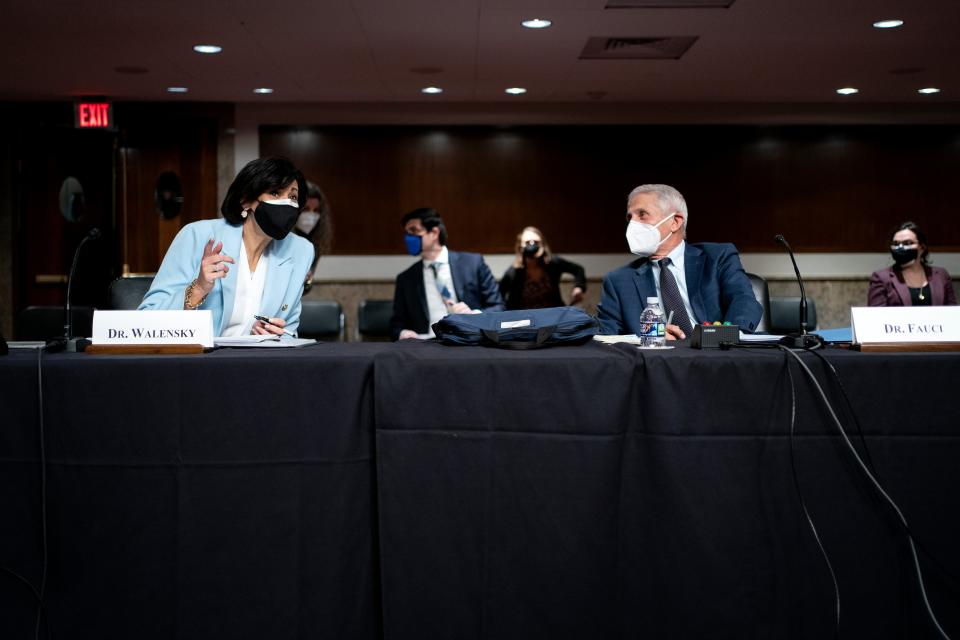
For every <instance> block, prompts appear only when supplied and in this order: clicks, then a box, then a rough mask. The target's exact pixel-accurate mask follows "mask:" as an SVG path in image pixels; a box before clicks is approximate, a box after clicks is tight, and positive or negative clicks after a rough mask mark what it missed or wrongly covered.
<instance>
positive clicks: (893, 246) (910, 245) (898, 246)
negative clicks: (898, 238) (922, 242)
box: [890, 240, 917, 249]
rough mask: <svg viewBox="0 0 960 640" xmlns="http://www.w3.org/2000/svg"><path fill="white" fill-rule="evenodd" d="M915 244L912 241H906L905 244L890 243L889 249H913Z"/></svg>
mask: <svg viewBox="0 0 960 640" xmlns="http://www.w3.org/2000/svg"><path fill="white" fill-rule="evenodd" d="M916 246H917V243H916V242H914V241H913V240H907V241H906V242H891V243H890V248H891V249H914V248H916Z"/></svg>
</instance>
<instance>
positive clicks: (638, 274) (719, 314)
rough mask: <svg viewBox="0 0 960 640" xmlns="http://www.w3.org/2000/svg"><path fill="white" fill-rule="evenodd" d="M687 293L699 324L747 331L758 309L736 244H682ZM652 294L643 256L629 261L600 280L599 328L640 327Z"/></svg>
mask: <svg viewBox="0 0 960 640" xmlns="http://www.w3.org/2000/svg"><path fill="white" fill-rule="evenodd" d="M683 260H684V274H685V275H686V278H687V295H688V296H689V298H690V306H691V307H693V313H694V315H695V316H696V317H697V319H698V320H699V321H701V322H706V321H715V320H719V321H721V322H726V321H729V322H731V323H733V324H737V325H740V328H741V329H743V330H745V331H753V330H754V329H755V328H756V326H757V324H758V323H759V322H760V318H761V316H762V315H763V307H761V306H760V303H759V302H757V299H756V298H755V297H754V296H753V288H752V287H751V286H750V279H749V278H747V274H746V273H744V271H743V266H742V265H741V264H740V256H739V254H737V250H736V248H735V247H734V246H733V245H732V244H729V243H712V242H705V243H703V244H689V243H687V245H686V248H685V250H684V254H683ZM656 295H657V289H656V285H655V284H654V282H653V269H652V268H651V267H650V261H649V259H647V258H640V259H639V260H634V261H633V262H631V263H630V264H628V265H627V266H625V267H620V268H619V269H617V270H616V271H612V272H610V273H608V274H607V275H606V276H605V277H604V279H603V293H602V294H601V296H600V306H599V307H598V312H599V314H598V316H597V319H598V320H599V321H600V332H601V333H605V334H629V333H638V332H639V331H640V314H641V313H642V312H643V309H644V307H646V306H647V298H648V297H655V296H656Z"/></svg>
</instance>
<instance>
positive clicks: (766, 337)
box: [740, 331, 785, 342]
mask: <svg viewBox="0 0 960 640" xmlns="http://www.w3.org/2000/svg"><path fill="white" fill-rule="evenodd" d="M783 337H785V336H778V335H771V334H767V333H744V332H743V331H741V332H740V342H778V341H779V340H780V338H783Z"/></svg>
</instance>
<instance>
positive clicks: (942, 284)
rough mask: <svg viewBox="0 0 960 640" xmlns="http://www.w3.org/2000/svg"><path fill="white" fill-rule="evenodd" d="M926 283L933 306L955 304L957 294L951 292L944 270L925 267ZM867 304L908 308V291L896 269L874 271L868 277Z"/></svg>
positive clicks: (893, 267) (947, 275)
mask: <svg viewBox="0 0 960 640" xmlns="http://www.w3.org/2000/svg"><path fill="white" fill-rule="evenodd" d="M925 271H926V272H927V282H929V283H930V301H931V302H932V303H933V305H934V306H941V305H947V304H957V294H956V293H954V291H953V281H952V280H951V279H950V274H949V273H947V270H946V269H941V268H940V267H926V268H925ZM867 304H868V305H870V306H871V307H909V306H910V289H909V288H908V287H907V283H906V282H904V281H903V273H902V272H901V270H900V269H899V268H898V267H896V266H892V267H887V268H886V269H881V270H880V271H874V272H873V275H871V276H870V291H869V292H868V293H867Z"/></svg>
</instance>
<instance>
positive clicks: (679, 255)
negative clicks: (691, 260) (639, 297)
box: [644, 240, 700, 325]
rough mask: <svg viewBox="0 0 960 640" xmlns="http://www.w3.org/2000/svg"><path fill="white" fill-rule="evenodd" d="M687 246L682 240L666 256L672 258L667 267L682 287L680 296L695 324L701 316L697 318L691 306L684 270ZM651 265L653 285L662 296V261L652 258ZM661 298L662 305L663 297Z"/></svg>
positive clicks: (679, 286) (691, 321)
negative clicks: (684, 255) (684, 256)
mask: <svg viewBox="0 0 960 640" xmlns="http://www.w3.org/2000/svg"><path fill="white" fill-rule="evenodd" d="M686 247H687V243H686V241H685V240H681V241H680V244H678V245H677V246H676V247H674V248H673V251H671V252H670V253H668V254H667V256H666V257H668V258H670V266H669V267H667V268H668V269H670V273H672V274H673V277H674V279H675V280H676V281H677V288H678V289H680V297H681V298H683V307H684V309H686V310H687V317H688V318H690V324H691V325H695V324H697V323H698V322H699V321H700V318H697V317H696V316H695V315H694V314H693V307H691V306H690V294H688V293H687V274H686V272H685V271H684V261H683V254H684V251H685V250H686ZM650 266H651V267H652V268H653V286H655V287H656V288H657V297H658V298H660V261H659V260H651V261H650ZM660 299H661V303H660V304H661V307H662V305H663V299H662V298H660ZM644 303H646V301H644ZM664 313H666V310H664Z"/></svg>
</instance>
